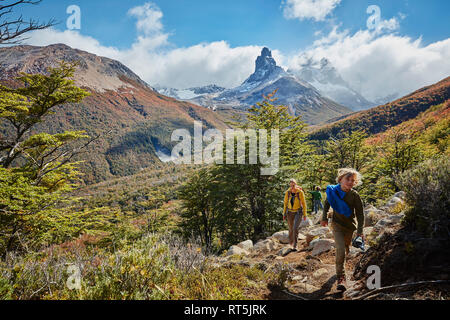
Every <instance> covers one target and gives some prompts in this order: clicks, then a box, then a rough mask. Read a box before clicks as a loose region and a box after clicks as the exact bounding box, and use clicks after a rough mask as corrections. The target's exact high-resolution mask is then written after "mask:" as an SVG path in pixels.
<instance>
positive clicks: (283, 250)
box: [278, 247, 294, 257]
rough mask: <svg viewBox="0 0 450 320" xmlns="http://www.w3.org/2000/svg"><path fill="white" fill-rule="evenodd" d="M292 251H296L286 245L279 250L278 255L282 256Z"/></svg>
mask: <svg viewBox="0 0 450 320" xmlns="http://www.w3.org/2000/svg"><path fill="white" fill-rule="evenodd" d="M292 251H294V250H293V249H292V248H291V247H284V248H282V249H281V250H280V251H278V255H279V256H282V257H285V256H287V255H288V254H289V253H291V252H292Z"/></svg>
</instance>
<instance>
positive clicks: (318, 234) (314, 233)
mask: <svg viewBox="0 0 450 320" xmlns="http://www.w3.org/2000/svg"><path fill="white" fill-rule="evenodd" d="M329 232H330V228H328V227H319V228H314V229H309V230H308V232H306V244H307V245H309V243H311V241H312V240H314V239H316V238H322V237H325V236H326V235H327V234H328V233H329Z"/></svg>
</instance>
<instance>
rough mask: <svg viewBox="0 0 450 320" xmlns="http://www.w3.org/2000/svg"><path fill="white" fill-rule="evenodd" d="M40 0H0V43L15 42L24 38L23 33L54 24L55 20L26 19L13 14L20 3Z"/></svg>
mask: <svg viewBox="0 0 450 320" xmlns="http://www.w3.org/2000/svg"><path fill="white" fill-rule="evenodd" d="M41 1H42V0H0V44H17V43H20V42H21V41H23V40H25V39H26V38H24V37H23V35H24V34H25V33H27V32H30V31H33V30H42V29H46V28H49V27H51V26H54V25H55V24H56V23H57V22H56V20H55V19H51V20H50V21H48V22H40V21H39V20H34V19H31V18H30V19H29V20H26V19H25V18H23V16H22V15H19V16H17V15H14V13H15V12H14V11H15V9H19V8H20V7H21V6H22V5H26V4H31V5H37V4H39V3H40V2H41Z"/></svg>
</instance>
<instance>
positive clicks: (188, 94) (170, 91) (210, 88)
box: [154, 84, 225, 100]
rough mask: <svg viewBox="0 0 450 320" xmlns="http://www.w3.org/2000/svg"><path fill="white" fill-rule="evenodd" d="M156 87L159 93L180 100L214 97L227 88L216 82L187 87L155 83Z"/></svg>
mask: <svg viewBox="0 0 450 320" xmlns="http://www.w3.org/2000/svg"><path fill="white" fill-rule="evenodd" d="M154 88H155V90H156V91H158V93H161V94H163V95H165V96H169V97H172V98H175V99H179V100H191V99H194V100H195V98H200V97H203V96H208V97H211V98H212V97H215V96H217V95H218V94H220V93H221V92H223V91H224V90H225V88H223V87H219V86H217V85H215V84H210V85H207V86H203V87H194V88H187V89H175V88H168V87H163V86H159V85H155V86H154Z"/></svg>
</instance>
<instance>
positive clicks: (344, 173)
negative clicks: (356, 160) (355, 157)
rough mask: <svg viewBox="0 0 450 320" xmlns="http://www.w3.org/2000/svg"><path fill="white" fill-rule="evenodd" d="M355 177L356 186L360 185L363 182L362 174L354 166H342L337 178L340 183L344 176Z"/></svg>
mask: <svg viewBox="0 0 450 320" xmlns="http://www.w3.org/2000/svg"><path fill="white" fill-rule="evenodd" d="M346 176H347V177H350V176H354V177H355V185H354V186H355V187H357V186H360V185H361V184H362V176H361V174H360V173H359V172H358V171H356V170H355V169H353V168H341V169H338V175H337V178H336V182H337V183H340V182H341V180H342V178H343V177H346Z"/></svg>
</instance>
